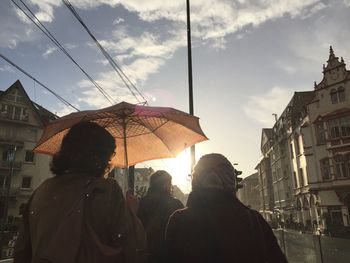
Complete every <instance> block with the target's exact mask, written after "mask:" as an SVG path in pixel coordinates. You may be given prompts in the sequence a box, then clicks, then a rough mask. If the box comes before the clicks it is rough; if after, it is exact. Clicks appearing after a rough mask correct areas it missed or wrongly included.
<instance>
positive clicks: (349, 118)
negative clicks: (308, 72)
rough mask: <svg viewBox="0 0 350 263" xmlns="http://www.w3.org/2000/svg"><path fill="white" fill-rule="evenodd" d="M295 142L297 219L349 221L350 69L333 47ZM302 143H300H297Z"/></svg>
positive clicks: (332, 224)
mask: <svg viewBox="0 0 350 263" xmlns="http://www.w3.org/2000/svg"><path fill="white" fill-rule="evenodd" d="M294 134H295V136H294V137H297V138H298V140H296V139H295V140H294V141H293V142H291V143H292V144H291V145H292V146H291V147H293V149H294V151H296V153H297V151H298V147H299V148H300V157H299V159H298V156H296V159H295V160H294V161H293V174H294V181H295V197H296V205H297V208H298V211H299V213H298V217H299V218H298V220H299V221H300V222H302V223H303V224H304V225H305V224H310V222H311V224H312V225H315V226H317V227H319V228H321V229H326V230H328V231H331V232H332V230H333V229H335V228H339V227H343V226H349V225H350V223H349V214H350V213H349V212H350V71H348V70H346V65H345V62H344V59H343V58H341V59H340V60H339V58H338V57H336V56H335V54H334V51H333V49H332V47H331V48H330V54H329V59H328V61H327V65H326V66H325V65H323V78H322V80H321V82H319V83H318V84H317V83H315V85H314V99H313V100H312V101H311V102H310V103H309V104H308V107H307V115H305V116H303V117H301V122H300V124H299V125H298V126H297V127H296V129H295V132H294ZM298 144H299V146H298Z"/></svg>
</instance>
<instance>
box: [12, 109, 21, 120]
mask: <svg viewBox="0 0 350 263" xmlns="http://www.w3.org/2000/svg"><path fill="white" fill-rule="evenodd" d="M14 108H15V111H14V113H13V119H14V120H19V119H20V117H21V108H20V107H16V106H15V107H14Z"/></svg>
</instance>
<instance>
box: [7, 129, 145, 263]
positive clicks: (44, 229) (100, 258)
mask: <svg viewBox="0 0 350 263" xmlns="http://www.w3.org/2000/svg"><path fill="white" fill-rule="evenodd" d="M115 151H116V143H115V139H114V138H113V136H112V135H111V134H110V133H109V132H108V131H107V130H106V129H104V128H103V127H101V126H99V125H98V124H96V123H93V122H81V123H78V124H76V125H74V126H73V127H71V128H70V130H69V131H68V133H67V134H66V135H65V137H64V138H63V141H62V144H61V148H60V151H59V152H58V153H57V154H55V155H54V156H53V159H52V164H51V171H52V173H53V174H54V175H55V176H54V177H52V178H50V179H47V180H46V181H45V182H44V183H43V184H42V185H41V186H39V187H38V189H37V190H36V191H35V192H34V193H33V195H32V197H31V198H30V201H29V203H28V205H27V208H26V209H25V212H24V215H23V225H22V228H21V230H20V234H19V237H18V241H17V244H16V247H15V255H14V262H67V263H68V262H131V263H138V262H144V259H145V257H144V256H143V255H142V253H143V252H142V251H144V250H145V247H146V243H145V235H144V232H143V228H142V224H141V222H140V221H139V220H138V219H137V218H136V216H135V215H134V213H133V212H132V211H131V210H130V209H129V207H128V205H127V203H126V201H125V199H124V197H123V193H122V190H121V188H120V187H119V185H118V184H117V182H116V181H115V180H113V179H111V178H108V174H109V173H110V171H111V169H112V164H111V159H112V158H113V156H114V155H115Z"/></svg>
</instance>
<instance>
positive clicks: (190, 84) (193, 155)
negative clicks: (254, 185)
mask: <svg viewBox="0 0 350 263" xmlns="http://www.w3.org/2000/svg"><path fill="white" fill-rule="evenodd" d="M186 10H187V58H188V91H189V106H190V114H191V115H193V114H194V110H193V80H192V44H191V15H190V13H191V12H190V0H186ZM195 162H196V149H195V146H194V145H193V146H191V171H192V169H193V167H194V165H195Z"/></svg>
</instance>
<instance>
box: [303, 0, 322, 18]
mask: <svg viewBox="0 0 350 263" xmlns="http://www.w3.org/2000/svg"><path fill="white" fill-rule="evenodd" d="M326 7H327V5H326V4H324V3H322V2H320V3H317V4H315V5H314V6H312V7H311V8H309V9H305V10H304V11H303V12H302V15H301V19H306V18H309V17H311V16H313V15H314V14H316V13H318V12H319V11H321V10H323V9H325V8H326Z"/></svg>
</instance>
